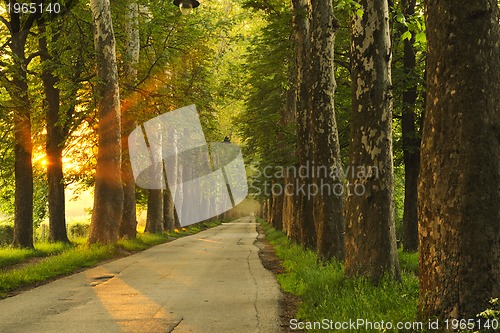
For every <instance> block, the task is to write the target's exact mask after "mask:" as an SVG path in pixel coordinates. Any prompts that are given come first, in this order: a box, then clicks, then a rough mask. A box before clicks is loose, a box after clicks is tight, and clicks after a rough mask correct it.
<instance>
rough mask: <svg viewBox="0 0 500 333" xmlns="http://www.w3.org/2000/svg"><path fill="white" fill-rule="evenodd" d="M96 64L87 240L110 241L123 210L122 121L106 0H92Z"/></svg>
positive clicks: (112, 37) (111, 241)
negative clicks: (92, 181) (95, 117)
mask: <svg viewBox="0 0 500 333" xmlns="http://www.w3.org/2000/svg"><path fill="white" fill-rule="evenodd" d="M90 9H91V11H92V17H93V21H94V44H95V49H96V55H97V56H96V63H97V78H98V84H97V96H98V101H99V103H98V117H99V127H98V136H99V150H98V153H97V167H96V176H95V190H94V209H93V213H92V222H91V225H90V236H89V242H90V243H96V242H99V243H113V242H116V240H117V239H118V229H119V227H120V221H121V219H122V211H123V189H122V183H121V153H122V151H121V124H120V94H119V88H118V70H117V65H116V51H115V35H114V32H113V24H112V21H111V12H110V6H109V0H91V1H90Z"/></svg>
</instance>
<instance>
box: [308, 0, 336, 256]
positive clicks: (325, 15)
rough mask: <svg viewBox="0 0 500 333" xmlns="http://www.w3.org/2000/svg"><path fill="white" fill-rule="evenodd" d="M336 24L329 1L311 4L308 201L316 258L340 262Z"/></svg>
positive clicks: (331, 3)
mask: <svg viewBox="0 0 500 333" xmlns="http://www.w3.org/2000/svg"><path fill="white" fill-rule="evenodd" d="M338 27H339V22H338V21H337V19H336V18H335V16H334V13H333V2H332V1H331V0H323V1H313V2H312V19H311V43H310V45H311V58H310V61H311V67H312V69H311V82H312V83H313V84H312V85H311V86H310V93H309V96H311V97H312V101H311V136H312V140H311V141H312V150H313V153H312V161H313V166H314V168H315V170H316V171H319V172H318V173H316V172H313V173H314V175H313V180H312V183H313V184H315V185H316V187H315V190H318V194H317V195H315V196H313V197H312V201H313V216H314V222H315V225H316V239H317V241H316V250H317V253H318V256H319V257H320V258H325V259H331V258H333V257H336V258H338V259H340V260H343V258H344V224H345V223H344V196H343V194H340V195H339V194H336V193H335V189H336V188H337V189H338V188H342V187H343V175H342V173H341V172H339V173H337V175H338V176H339V177H332V174H331V172H330V170H333V169H335V170H342V162H341V159H340V145H339V137H338V132H337V122H336V120H335V106H334V93H335V88H336V82H335V64H334V62H333V59H334V45H335V34H336V30H337V29H338Z"/></svg>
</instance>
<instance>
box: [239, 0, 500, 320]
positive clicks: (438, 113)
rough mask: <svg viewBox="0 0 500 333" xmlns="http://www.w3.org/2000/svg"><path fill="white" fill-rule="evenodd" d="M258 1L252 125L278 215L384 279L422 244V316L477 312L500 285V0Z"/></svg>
mask: <svg viewBox="0 0 500 333" xmlns="http://www.w3.org/2000/svg"><path fill="white" fill-rule="evenodd" d="M249 5H250V6H251V7H252V8H253V9H254V10H259V11H263V12H265V13H266V15H267V16H266V17H267V22H268V23H267V27H266V28H265V29H263V33H262V34H261V36H260V38H258V39H256V44H255V45H254V46H253V53H252V57H251V58H250V59H251V60H255V62H254V63H252V64H251V66H252V67H253V73H255V76H254V77H252V90H251V92H250V96H249V98H248V100H247V109H246V111H245V112H244V113H243V114H242V115H240V117H239V120H240V123H239V130H240V132H241V135H242V136H243V137H244V138H246V146H245V147H246V148H247V150H246V153H247V155H248V156H247V157H248V158H249V159H250V160H251V161H252V163H253V165H254V172H253V176H252V173H251V172H250V173H251V175H250V181H251V183H252V182H253V184H252V188H253V189H254V194H255V195H256V196H257V197H259V196H260V197H261V198H262V200H263V202H264V207H263V208H264V211H263V214H264V217H265V219H267V220H268V221H270V222H271V223H272V224H273V225H274V226H275V227H276V228H278V229H281V230H283V231H284V232H285V233H286V234H287V235H288V236H289V237H290V238H292V239H293V240H295V241H296V242H298V243H301V244H303V245H304V246H305V247H309V248H312V249H315V250H316V252H317V254H318V256H319V257H321V258H325V259H329V258H332V257H336V258H337V259H338V260H342V261H344V271H345V274H346V275H347V276H360V275H361V276H366V277H368V278H370V279H372V280H373V281H374V282H377V281H380V279H382V278H384V277H386V276H392V278H394V279H396V280H398V279H399V278H400V277H399V267H398V266H399V265H398V252H397V246H398V244H397V242H398V240H400V247H402V248H403V250H404V251H410V252H411V251H416V250H417V248H418V250H419V262H420V265H419V266H420V268H419V281H420V299H419V314H420V317H421V318H423V319H425V318H435V317H438V318H460V319H462V318H475V317H476V315H477V314H478V313H480V312H481V311H482V310H484V309H486V308H488V306H489V301H490V299H492V298H495V297H498V296H499V295H500V290H499V288H500V205H499V199H500V180H499V178H498V177H499V171H500V158H499V157H498V156H499V153H500V145H499V144H500V142H499V133H500V131H499V125H500V104H499V103H498V95H499V94H498V92H499V91H500V89H499V78H498V76H499V73H500V72H499V70H498V66H499V65H500V53H499V52H500V49H499V47H500V45H499V43H498V41H499V40H500V39H499V35H498V34H499V32H500V28H499V14H498V7H499V6H498V3H497V2H496V1H486V0H485V1H448V0H444V1H427V2H419V1H415V0H400V1H391V2H388V1H387V0H380V1H379V0H376V1H365V0H360V1H357V2H355V1H340V2H334V1H330V0H327V1H322V2H321V4H320V2H313V1H306V0H293V1H292V7H291V9H290V4H289V3H288V2H283V1H266V2H265V3H264V2H261V1H251V2H250V3H249ZM283 22H288V24H287V25H285V24H284V23H283ZM278 26H279V27H280V29H278V28H277V27H278ZM284 49H291V50H293V52H280V50H284ZM257 55H260V58H258V57H257ZM276 57H281V59H276ZM271 58H273V59H271ZM272 65H274V66H276V67H274V68H273V67H271V66H272ZM277 68H280V73H281V75H276V76H274V75H273V73H274V72H275V71H276V70H277ZM270 87H273V88H274V89H273V90H271V93H269V91H270ZM271 99H275V100H278V101H280V102H279V103H276V102H274V101H271ZM283 165H284V166H287V167H286V168H281V166H283ZM325 165H326V166H327V167H329V168H332V169H334V170H336V171H340V172H335V173H334V176H332V175H329V174H327V173H325V172H323V173H322V172H321V167H322V166H325ZM266 168H267V169H268V170H273V172H271V171H269V172H267V173H264V172H262V171H258V170H265V169H266ZM301 168H302V173H301V172H300V171H301ZM256 170H257V171H256ZM283 170H285V171H283ZM297 170H298V171H297ZM304 170H307V171H304ZM336 183H337V187H335V184H336ZM332 188H337V189H341V188H343V189H344V191H343V192H342V191H340V190H339V191H337V192H336V194H335V195H332V194H331V193H330V192H329V189H332ZM402 188H404V193H402V191H401V189H402ZM356 189H358V190H357V191H356Z"/></svg>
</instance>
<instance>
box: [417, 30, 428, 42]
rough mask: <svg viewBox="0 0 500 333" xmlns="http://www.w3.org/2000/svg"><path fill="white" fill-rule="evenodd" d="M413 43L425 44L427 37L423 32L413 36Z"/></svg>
mask: <svg viewBox="0 0 500 333" xmlns="http://www.w3.org/2000/svg"><path fill="white" fill-rule="evenodd" d="M415 42H416V43H422V44H425V43H426V42H427V36H426V35H425V32H424V31H421V32H419V33H418V34H416V35H415Z"/></svg>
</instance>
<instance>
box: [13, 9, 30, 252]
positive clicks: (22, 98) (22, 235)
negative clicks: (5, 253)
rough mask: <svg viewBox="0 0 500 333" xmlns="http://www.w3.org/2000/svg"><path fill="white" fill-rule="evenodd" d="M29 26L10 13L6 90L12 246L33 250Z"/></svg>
mask: <svg viewBox="0 0 500 333" xmlns="http://www.w3.org/2000/svg"><path fill="white" fill-rule="evenodd" d="M30 27H31V26H30V25H28V24H25V26H24V29H23V30H21V25H20V17H19V15H18V14H15V13H11V22H10V31H11V40H10V44H9V46H10V49H11V51H12V53H13V55H14V65H13V74H14V75H12V76H13V78H12V81H11V87H9V88H8V91H9V95H10V98H11V100H12V104H13V114H14V158H15V162H14V178H15V184H16V185H15V186H16V188H15V194H14V195H15V198H14V207H15V212H14V245H15V246H18V247H26V248H32V247H33V167H32V164H31V159H32V151H33V143H32V140H31V114H30V113H31V104H30V101H29V97H28V83H27V73H26V66H27V64H26V57H25V54H24V52H25V46H26V37H27V35H28V31H29V29H30Z"/></svg>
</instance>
